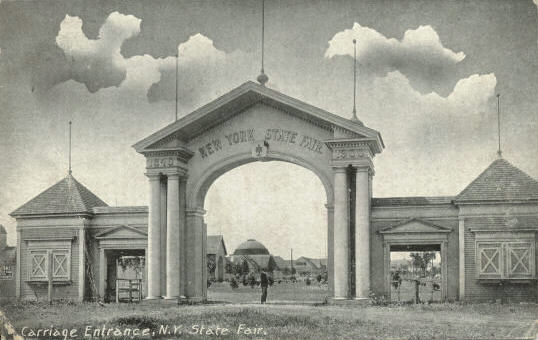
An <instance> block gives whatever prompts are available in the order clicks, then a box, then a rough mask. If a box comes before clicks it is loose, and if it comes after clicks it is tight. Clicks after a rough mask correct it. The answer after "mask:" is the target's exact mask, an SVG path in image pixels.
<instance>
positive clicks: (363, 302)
mask: <svg viewBox="0 0 538 340" xmlns="http://www.w3.org/2000/svg"><path fill="white" fill-rule="evenodd" d="M354 300H355V301H356V302H357V303H358V304H359V305H369V304H370V302H372V300H371V299H370V298H361V297H356V298H355V299H354Z"/></svg>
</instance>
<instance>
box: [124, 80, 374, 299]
mask: <svg viewBox="0 0 538 340" xmlns="http://www.w3.org/2000/svg"><path fill="white" fill-rule="evenodd" d="M383 147H384V145H383V141H382V139H381V135H380V134H379V132H377V131H375V130H372V129H370V128H367V127H366V126H364V125H363V124H362V123H360V122H359V121H352V120H348V119H345V118H342V117H340V116H337V115H334V114H331V113H329V112H326V111H323V110H321V109H319V108H316V107H313V106H311V105H308V104H306V103H304V102H301V101H299V100H296V99H293V98H290V97H288V96H285V95H283V94H281V93H279V92H276V91H274V90H271V89H268V88H266V87H264V86H262V85H258V84H256V83H253V82H247V83H245V84H243V85H241V86H239V87H238V88H236V89H234V90H232V91H231V92H229V93H227V94H225V95H224V96H222V97H220V98H218V99H216V100H214V101H213V102H211V103H209V104H207V105H205V106H203V107H201V108H200V109H198V110H196V111H194V112H192V113H190V114H189V115H187V116H185V117H183V118H181V119H180V120H178V121H176V122H174V123H172V124H170V125H168V126H167V127H165V128H163V129H161V130H160V131H157V132H156V133H154V134H152V135H151V136H149V137H147V138H145V139H143V140H142V141H140V142H138V143H136V144H135V145H134V148H135V149H136V151H137V152H139V153H141V154H143V155H144V156H145V157H146V160H147V163H146V176H147V177H148V180H149V186H150V198H149V216H148V252H147V265H148V294H147V295H148V298H149V299H156V298H160V297H164V298H167V299H177V298H178V297H179V296H186V297H187V298H189V299H191V300H205V299H206V296H207V291H206V290H207V287H206V280H207V277H206V275H207V272H206V263H205V261H206V256H205V254H206V226H205V223H204V213H205V211H204V206H203V205H204V198H205V194H206V192H207V190H208V188H209V186H210V185H211V183H213V181H214V180H215V179H216V178H218V177H219V176H220V175H222V174H223V173H225V172H226V171H228V170H230V169H233V168H235V167H237V166H239V165H242V164H246V163H249V162H254V161H269V160H279V161H285V162H290V163H294V164H297V165H300V166H303V167H305V168H307V169H310V170H311V171H313V172H314V173H315V174H316V175H317V176H318V177H319V178H320V180H321V182H322V183H323V185H324V187H325V192H326V194H327V203H326V209H327V210H328V214H327V216H328V221H327V235H328V250H327V254H328V271H329V282H330V294H331V296H332V297H333V298H334V299H353V298H355V299H359V300H360V299H367V298H368V294H369V291H370V233H371V231H370V200H371V188H372V176H373V173H374V171H373V163H372V159H373V157H374V155H375V154H377V153H379V152H381V150H382V149H383ZM352 263H355V265H354V266H352V265H351V264H352Z"/></svg>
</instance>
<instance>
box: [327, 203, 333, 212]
mask: <svg viewBox="0 0 538 340" xmlns="http://www.w3.org/2000/svg"><path fill="white" fill-rule="evenodd" d="M325 208H327V210H328V211H334V204H325Z"/></svg>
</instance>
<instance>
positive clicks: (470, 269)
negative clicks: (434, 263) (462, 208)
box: [465, 216, 538, 303]
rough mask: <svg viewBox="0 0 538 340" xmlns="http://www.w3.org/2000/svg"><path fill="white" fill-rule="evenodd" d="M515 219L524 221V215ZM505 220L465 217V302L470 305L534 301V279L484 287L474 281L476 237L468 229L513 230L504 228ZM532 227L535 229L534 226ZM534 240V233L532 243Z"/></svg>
mask: <svg viewBox="0 0 538 340" xmlns="http://www.w3.org/2000/svg"><path fill="white" fill-rule="evenodd" d="M511 217H516V218H517V217H518V216H511ZM519 219H525V216H519ZM505 221H506V218H505V217H498V216H497V217H496V216H483V217H467V218H465V300H468V301H473V302H475V301H476V302H486V301H487V302H490V301H496V300H501V301H502V302H504V303H510V302H533V301H534V302H535V301H537V289H538V286H537V282H536V280H531V281H530V282H529V283H511V282H510V280H504V281H503V282H502V284H499V283H497V284H487V283H484V281H482V282H481V281H479V280H478V279H477V271H478V268H477V264H476V243H475V241H476V238H475V233H473V232H472V231H471V230H470V229H475V230H476V229H480V230H488V229H489V230H499V226H500V225H502V229H503V230H507V231H509V230H510V229H514V227H513V228H510V227H509V226H506V222H505ZM535 228H537V230H538V225H537V226H535ZM492 234H494V233H492ZM536 241H538V240H537V238H536V234H535V243H536ZM534 263H535V266H536V264H537V263H538V251H535V262H534Z"/></svg>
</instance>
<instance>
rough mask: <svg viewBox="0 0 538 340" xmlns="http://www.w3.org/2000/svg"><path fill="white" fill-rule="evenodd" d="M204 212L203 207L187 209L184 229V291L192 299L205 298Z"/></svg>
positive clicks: (201, 299) (199, 299)
mask: <svg viewBox="0 0 538 340" xmlns="http://www.w3.org/2000/svg"><path fill="white" fill-rule="evenodd" d="M204 213H205V211H204V210H203V209H199V208H198V209H196V208H195V209H188V210H187V223H186V230H185V236H186V237H185V245H186V248H187V249H186V257H187V258H188V265H187V280H186V287H185V293H186V295H187V297H188V298H189V299H190V300H192V301H203V300H205V298H206V293H207V283H206V282H205V281H204V277H205V272H206V271H207V269H206V268H204V263H205V260H204V258H205V257H206V254H205V253H204V245H203V242H204V241H205V240H204V237H203V236H204V225H203V224H204V217H203V216H204Z"/></svg>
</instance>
